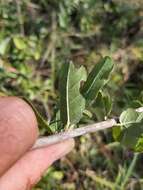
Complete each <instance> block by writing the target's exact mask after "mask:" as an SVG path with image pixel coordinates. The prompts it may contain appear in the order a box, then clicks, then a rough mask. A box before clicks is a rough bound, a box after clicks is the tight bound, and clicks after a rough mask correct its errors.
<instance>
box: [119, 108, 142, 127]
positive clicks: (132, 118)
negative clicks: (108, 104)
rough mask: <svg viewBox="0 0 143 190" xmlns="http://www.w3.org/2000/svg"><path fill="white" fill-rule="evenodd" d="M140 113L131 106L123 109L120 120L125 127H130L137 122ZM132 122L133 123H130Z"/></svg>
mask: <svg viewBox="0 0 143 190" xmlns="http://www.w3.org/2000/svg"><path fill="white" fill-rule="evenodd" d="M138 116H139V113H138V112H136V111H135V110H134V109H132V108H129V109H127V110H125V111H123V112H122V113H121V115H120V118H119V121H120V123H121V124H122V125H124V126H125V127H129V126H130V125H131V124H132V123H135V122H136V120H137V118H138ZM130 123H131V124H130Z"/></svg>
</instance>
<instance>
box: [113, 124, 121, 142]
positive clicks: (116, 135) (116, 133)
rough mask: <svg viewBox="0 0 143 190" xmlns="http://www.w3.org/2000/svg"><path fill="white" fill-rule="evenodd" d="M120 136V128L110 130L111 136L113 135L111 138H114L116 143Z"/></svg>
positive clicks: (115, 127)
mask: <svg viewBox="0 0 143 190" xmlns="http://www.w3.org/2000/svg"><path fill="white" fill-rule="evenodd" d="M120 134H121V127H120V126H114V127H113V128H112V135H113V138H114V139H115V140H116V141H118V140H119V137H120Z"/></svg>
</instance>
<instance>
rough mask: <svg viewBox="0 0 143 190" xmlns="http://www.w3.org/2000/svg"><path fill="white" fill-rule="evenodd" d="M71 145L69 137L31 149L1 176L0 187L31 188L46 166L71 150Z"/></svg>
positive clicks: (14, 189)
mask: <svg viewBox="0 0 143 190" xmlns="http://www.w3.org/2000/svg"><path fill="white" fill-rule="evenodd" d="M73 146H74V140H73V139H71V140H68V141H64V142H61V143H59V144H55V145H51V146H48V147H45V148H39V149H35V150H31V151H30V152H28V153H26V155H25V156H23V157H22V158H21V159H20V160H19V161H18V162H17V163H16V164H15V165H14V166H13V167H11V168H10V169H9V170H8V172H7V173H6V174H4V175H3V176H2V177H1V179H0V189H10V190H29V189H31V188H32V187H33V185H35V184H36V183H37V182H38V181H39V180H40V178H41V176H42V174H43V173H44V171H45V170H46V169H47V167H48V166H50V165H51V164H52V163H53V162H54V161H56V160H57V159H59V158H61V157H62V156H64V155H65V154H67V153H68V152H69V151H71V149H72V148H73Z"/></svg>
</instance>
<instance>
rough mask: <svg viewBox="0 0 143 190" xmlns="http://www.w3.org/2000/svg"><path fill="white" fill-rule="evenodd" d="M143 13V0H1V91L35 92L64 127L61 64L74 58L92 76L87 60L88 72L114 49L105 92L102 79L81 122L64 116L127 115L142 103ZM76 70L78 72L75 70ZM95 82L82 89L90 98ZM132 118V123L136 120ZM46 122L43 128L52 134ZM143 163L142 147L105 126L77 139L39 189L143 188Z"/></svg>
mask: <svg viewBox="0 0 143 190" xmlns="http://www.w3.org/2000/svg"><path fill="white" fill-rule="evenodd" d="M142 18H143V3H142V1H141V0H136V1H133V0H131V1H130V2H128V1H127V0H124V1H123V0H116V1H115V0H61V1H58V0H39V1H37V0H21V1H18V0H14V1H12V0H5V1H4V0H1V1H0V26H1V30H0V94H1V95H3V94H7V95H15V96H24V97H26V98H28V99H30V100H31V101H32V102H33V104H34V105H35V106H36V107H37V108H38V110H40V112H41V113H42V114H43V115H44V117H45V119H46V118H48V121H47V122H48V124H50V126H52V127H51V128H52V129H53V130H54V131H57V130H59V131H60V130H62V128H60V127H61V125H60V123H59V122H58V121H59V120H60V116H59V112H58V110H59V108H60V105H59V103H58V102H59V99H61V102H64V101H65V100H64V99H62V97H60V96H59V90H58V88H59V81H61V80H59V78H60V77H61V67H64V66H63V65H65V63H66V62H67V60H70V61H72V62H73V63H74V64H75V66H76V68H79V69H78V71H77V72H79V70H80V73H82V77H83V78H82V81H85V80H86V74H85V71H84V69H80V68H83V66H84V67H85V68H86V70H87V71H88V73H89V72H90V71H91V70H92V68H94V67H96V66H95V65H97V63H98V61H99V60H101V58H102V57H105V56H109V57H112V59H113V62H114V69H113V71H112V73H111V75H110V80H109V81H108V83H107V81H106V79H107V78H106V77H105V78H103V80H101V81H102V82H101V84H99V87H102V85H103V84H104V83H106V86H105V88H103V90H101V89H102V88H99V89H100V92H99V89H98V86H96V85H95V86H96V88H97V97H96V101H94V103H93V104H92V106H91V107H90V109H88V107H86V109H85V110H84V117H83V118H82V119H81V120H80V122H79V118H76V117H75V116H74V119H73V118H71V117H67V116H68V115H67V114H65V117H63V118H61V119H62V122H63V124H64V125H65V124H69V121H70V124H75V123H77V122H78V125H80V124H83V123H84V124H86V123H93V122H96V121H102V120H104V119H106V118H114V117H115V116H119V115H120V114H121V113H122V112H123V111H124V110H127V111H125V112H123V113H122V115H121V117H120V122H121V123H124V116H125V114H127V115H128V113H129V115H131V114H133V115H136V113H134V109H136V108H138V107H141V106H142V105H143V88H142V82H143V77H142V71H143V65H142V62H143V41H142V30H143V20H142ZM81 65H82V67H80V66H81ZM98 65H99V64H98ZM68 66H69V65H68ZM71 67H72V72H73V71H75V68H74V66H71ZM65 69H69V68H65ZM93 70H94V69H93ZM109 70H110V69H109ZM91 73H92V72H91ZM71 74H72V75H75V76H76V72H73V73H71ZM79 75H80V74H79V73H78V76H79ZM65 76H66V75H65ZM60 79H61V78H60ZM62 79H63V80H64V78H62ZM78 81H81V78H80V79H78ZM63 82H64V81H63ZM96 82H99V81H98V79H97V80H96ZM89 83H90V80H89V82H88V85H89ZM62 84H63V83H61V85H62ZM79 84H80V83H77V86H76V88H77V89H79ZM96 84H97V83H96ZM61 85H60V86H61ZM88 85H87V82H85V83H84V84H83V88H82V90H81V92H82V94H83V96H84V98H85V99H88V97H90V99H89V100H88V103H90V101H91V99H92V100H93V99H94V98H95V97H94V96H93V94H92V92H91V91H88V92H89V94H88V95H87V88H88ZM62 88H63V90H62V91H64V86H63V87H62V86H61V89H62ZM77 93H78V90H77ZM76 95H77V96H78V94H76ZM89 95H90V96H89ZM80 98H81V99H80V101H81V102H82V104H80V105H81V106H82V108H83V107H84V104H85V103H84V99H82V97H80ZM62 105H63V104H62ZM86 105H87V104H86ZM107 105H108V106H107ZM72 106H73V105H72ZM127 108H134V109H127ZM61 110H62V111H63V109H62V108H61ZM65 111H66V110H65ZM79 111H80V110H77V113H78V116H80V115H81V114H80V113H79ZM63 114H64V113H63ZM138 117H139V116H137V117H136V118H135V117H134V119H133V120H132V122H135V123H136V121H137V120H138V121H141V120H140V119H142V116H140V117H139V118H138ZM137 118H138V119H137ZM129 120H131V119H129ZM60 121H61V120H60ZM71 121H73V123H72V122H71ZM126 125H127V126H126V130H129V129H130V127H129V125H130V124H129V123H126ZM136 125H138V124H136ZM42 126H43V125H42ZM42 126H40V132H41V134H42V135H47V134H49V129H48V128H47V127H46V126H45V127H42ZM67 127H69V126H67ZM128 127H129V128H128ZM54 131H53V132H54ZM118 132H119V130H118V131H114V136H116V137H118V135H117V134H118ZM125 132H126V131H125ZM141 132H142V131H141ZM129 133H130V134H132V131H130V132H128V133H127V134H129ZM124 134H126V133H124ZM133 134H134V133H133ZM139 134H140V131H139ZM135 135H136V134H135ZM137 135H138V134H137ZM121 137H123V135H121ZM122 139H123V140H124V138H122ZM130 142H131V140H130ZM130 142H129V143H128V142H125V144H126V145H127V146H128V145H130ZM134 144H135V142H133V145H134ZM141 144H142V142H141V141H140V145H141ZM139 148H140V146H139ZM142 171H143V164H142V154H138V153H133V152H132V151H131V150H130V149H128V148H125V147H124V146H122V145H120V144H119V143H118V142H114V140H113V137H112V131H111V130H105V131H102V132H97V133H94V134H92V135H89V134H88V135H86V136H82V137H80V138H78V139H76V148H75V149H74V150H73V152H72V153H71V154H70V155H69V156H67V157H66V158H63V159H62V160H61V161H58V162H56V163H55V164H54V165H53V166H52V167H50V168H49V169H48V170H47V172H46V174H45V176H44V177H43V178H42V180H41V181H40V182H39V184H38V185H37V187H35V190H51V189H61V190H65V189H66V190H75V189H80V190H85V189H88V190H90V189H91V190H93V189H97V190H102V189H107V190H108V189H112V190H114V189H115V190H125V189H126V190H131V189H135V190H136V189H137V190H139V189H143V178H142Z"/></svg>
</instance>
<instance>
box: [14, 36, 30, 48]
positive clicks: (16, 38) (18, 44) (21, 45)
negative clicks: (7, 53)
mask: <svg viewBox="0 0 143 190" xmlns="http://www.w3.org/2000/svg"><path fill="white" fill-rule="evenodd" d="M13 42H14V44H15V46H16V48H17V49H19V50H23V49H26V47H27V45H26V43H25V40H24V38H22V37H19V36H14V37H13Z"/></svg>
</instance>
